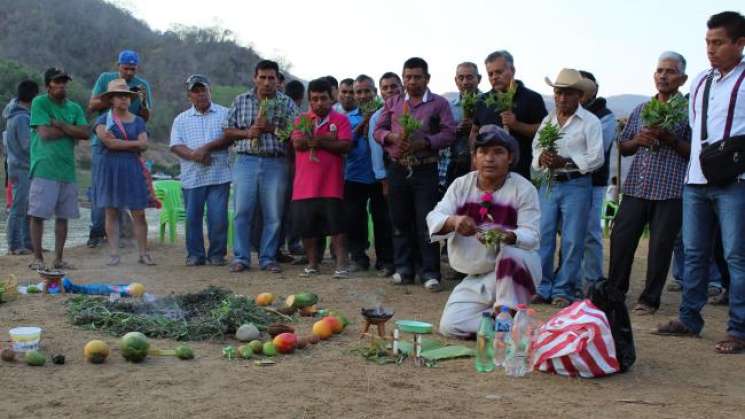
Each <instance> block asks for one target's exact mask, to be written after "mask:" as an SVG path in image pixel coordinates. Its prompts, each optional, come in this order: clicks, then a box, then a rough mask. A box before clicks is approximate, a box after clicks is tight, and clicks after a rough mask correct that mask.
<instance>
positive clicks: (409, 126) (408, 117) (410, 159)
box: [398, 101, 422, 177]
mask: <svg viewBox="0 0 745 419" xmlns="http://www.w3.org/2000/svg"><path fill="white" fill-rule="evenodd" d="M398 124H399V125H401V129H402V130H403V132H402V135H403V138H402V141H409V139H410V138H411V136H412V135H413V134H414V132H415V131H416V130H418V129H420V128H421V127H422V123H421V121H419V120H418V119H416V118H415V117H414V115H412V114H411V112H409V104H408V102H405V101H404V107H403V112H402V113H401V116H399V117H398ZM415 160H416V158H415V156H414V154H413V153H411V152H407V153H403V154H402V155H401V159H400V161H401V164H403V165H404V166H408V167H409V174H408V176H407V177H411V175H412V174H413V170H412V165H413V163H414V161H415Z"/></svg>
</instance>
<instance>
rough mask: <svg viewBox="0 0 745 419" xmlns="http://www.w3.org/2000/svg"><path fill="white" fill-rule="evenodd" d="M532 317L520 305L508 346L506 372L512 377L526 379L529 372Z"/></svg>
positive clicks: (523, 305) (524, 307)
mask: <svg viewBox="0 0 745 419" xmlns="http://www.w3.org/2000/svg"><path fill="white" fill-rule="evenodd" d="M530 323H531V321H530V316H528V307H527V306H526V305H525V304H518V306H517V314H515V320H514V322H513V324H512V333H510V335H509V336H510V342H509V344H508V347H507V348H508V350H507V359H506V360H505V367H504V369H505V372H506V373H507V375H509V376H511V377H524V376H525V375H526V374H527V373H528V372H530V370H529V368H528V349H529V348H530V339H531V337H530V329H531V325H530Z"/></svg>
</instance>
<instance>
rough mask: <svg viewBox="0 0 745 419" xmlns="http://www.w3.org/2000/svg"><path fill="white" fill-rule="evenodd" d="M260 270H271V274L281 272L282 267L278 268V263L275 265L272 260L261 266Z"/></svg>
mask: <svg viewBox="0 0 745 419" xmlns="http://www.w3.org/2000/svg"><path fill="white" fill-rule="evenodd" d="M261 270H262V271H269V272H271V273H273V274H279V273H282V268H280V267H279V265H277V264H276V263H274V262H272V263H269V264H267V265H265V266H264V267H262V268H261Z"/></svg>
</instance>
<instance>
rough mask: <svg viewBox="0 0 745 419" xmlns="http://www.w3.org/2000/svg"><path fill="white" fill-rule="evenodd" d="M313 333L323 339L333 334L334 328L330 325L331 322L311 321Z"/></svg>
mask: <svg viewBox="0 0 745 419" xmlns="http://www.w3.org/2000/svg"><path fill="white" fill-rule="evenodd" d="M313 334H314V335H316V336H318V337H319V338H321V339H324V340H325V339H328V338H330V337H331V335H333V334H334V329H333V328H332V327H331V323H329V322H327V321H324V320H319V321H317V322H315V323H313Z"/></svg>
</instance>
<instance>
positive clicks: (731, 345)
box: [714, 336, 745, 355]
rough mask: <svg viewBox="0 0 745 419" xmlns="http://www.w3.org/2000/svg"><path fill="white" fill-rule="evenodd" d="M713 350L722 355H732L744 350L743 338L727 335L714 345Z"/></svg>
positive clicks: (744, 340)
mask: <svg viewBox="0 0 745 419" xmlns="http://www.w3.org/2000/svg"><path fill="white" fill-rule="evenodd" d="M714 350H715V351H716V352H717V353H719V354H723V355H733V354H739V353H740V352H745V339H740V338H736V337H734V336H727V338H726V339H724V340H723V341H721V342H719V343H717V344H716V346H714Z"/></svg>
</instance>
